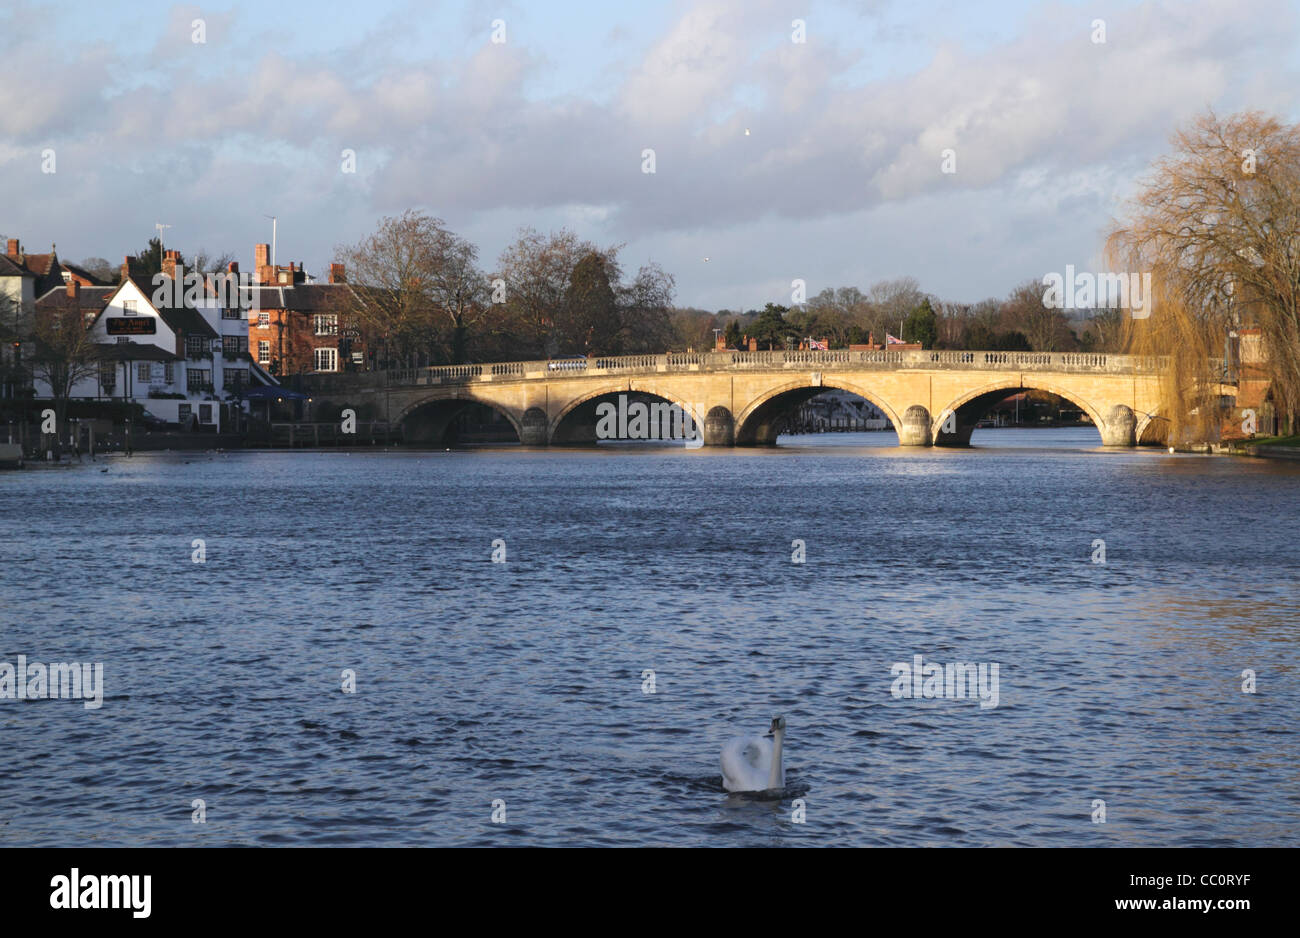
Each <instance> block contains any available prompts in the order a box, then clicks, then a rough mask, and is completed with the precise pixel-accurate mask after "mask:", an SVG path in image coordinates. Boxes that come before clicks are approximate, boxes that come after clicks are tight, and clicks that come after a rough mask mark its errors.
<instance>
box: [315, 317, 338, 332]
mask: <svg viewBox="0 0 1300 938" xmlns="http://www.w3.org/2000/svg"><path fill="white" fill-rule="evenodd" d="M314 318H315V320H316V334H317V335H338V334H339V317H338V316H337V315H335V314H334V313H317V314H316V316H315V317H314Z"/></svg>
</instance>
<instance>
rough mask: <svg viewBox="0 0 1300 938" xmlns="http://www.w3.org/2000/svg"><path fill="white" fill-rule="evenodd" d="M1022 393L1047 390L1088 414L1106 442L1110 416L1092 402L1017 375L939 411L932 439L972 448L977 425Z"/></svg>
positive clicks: (967, 395)
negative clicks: (950, 419)
mask: <svg viewBox="0 0 1300 938" xmlns="http://www.w3.org/2000/svg"><path fill="white" fill-rule="evenodd" d="M1022 391H1044V392H1046V393H1048V394H1055V395H1056V396H1057V397H1059V398H1061V399H1063V400H1066V401H1069V402H1070V403H1071V404H1073V405H1074V406H1076V407H1078V408H1079V409H1080V410H1082V411H1083V412H1084V413H1085V414H1087V415H1088V418H1089V419H1090V420H1092V425H1093V426H1094V427H1096V428H1097V432H1098V433H1099V434H1101V437H1102V440H1103V442H1104V441H1105V439H1106V426H1107V421H1108V416H1107V414H1104V413H1103V412H1102V409H1101V408H1099V407H1098V406H1097V405H1096V404H1094V403H1093V402H1092V401H1089V400H1087V399H1086V398H1084V397H1083V396H1082V395H1080V394H1079V393H1077V392H1076V391H1073V390H1070V389H1068V388H1064V387H1062V386H1061V385H1058V384H1055V383H1053V382H1050V381H1040V380H1037V379H1034V380H1031V381H1029V382H1028V383H1026V382H1025V381H1024V380H1022V378H1021V375H1016V376H1015V379H1014V380H1012V379H1011V378H1008V379H1007V380H1005V381H995V382H993V383H991V384H986V385H983V386H982V387H978V388H975V389H973V390H970V391H967V392H966V393H964V394H962V395H961V396H960V397H958V398H957V399H956V400H954V401H952V403H950V404H948V405H947V406H946V407H944V408H942V409H941V410H939V411H938V413H935V414H932V415H931V417H932V419H933V423H932V425H931V439H932V440H933V441H934V445H936V446H969V445H970V437H971V432H972V431H973V430H974V429H975V424H977V423H979V421H980V420H981V419H982V418H983V417H984V415H985V414H987V413H988V412H989V410H990V408H992V407H994V406H995V405H996V404H999V403H1001V402H1002V401H1004V400H1006V399H1007V398H1008V397H1010V396H1011V395H1012V394H1018V393H1020V392H1022ZM950 414H951V415H953V416H955V418H956V420H955V421H952V422H950V421H949V419H948V418H949V415H950ZM954 422H955V425H956V426H955V429H953V430H951V431H949V430H946V429H945V426H948V427H952V426H953V423H954Z"/></svg>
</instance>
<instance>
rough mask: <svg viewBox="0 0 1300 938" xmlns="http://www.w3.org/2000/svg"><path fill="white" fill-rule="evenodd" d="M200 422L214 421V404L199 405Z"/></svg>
mask: <svg viewBox="0 0 1300 938" xmlns="http://www.w3.org/2000/svg"><path fill="white" fill-rule="evenodd" d="M199 423H212V405H211V404H200V405H199Z"/></svg>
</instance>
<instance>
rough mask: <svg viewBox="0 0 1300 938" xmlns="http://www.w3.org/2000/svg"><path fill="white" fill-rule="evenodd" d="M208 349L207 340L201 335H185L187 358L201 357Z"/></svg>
mask: <svg viewBox="0 0 1300 938" xmlns="http://www.w3.org/2000/svg"><path fill="white" fill-rule="evenodd" d="M207 350H208V340H207V339H205V338H203V336H201V335H188V336H186V337H185V355H186V357H187V358H202V357H203V356H204V354H205V353H206V352H207Z"/></svg>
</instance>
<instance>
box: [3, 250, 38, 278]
mask: <svg viewBox="0 0 1300 938" xmlns="http://www.w3.org/2000/svg"><path fill="white" fill-rule="evenodd" d="M35 276H36V274H34V273H32V272H31V271H30V270H28V269H27V268H26V267H24V266H23V265H22V264H19V263H17V258H15V257H11V256H10V255H8V254H0V277H35Z"/></svg>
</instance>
